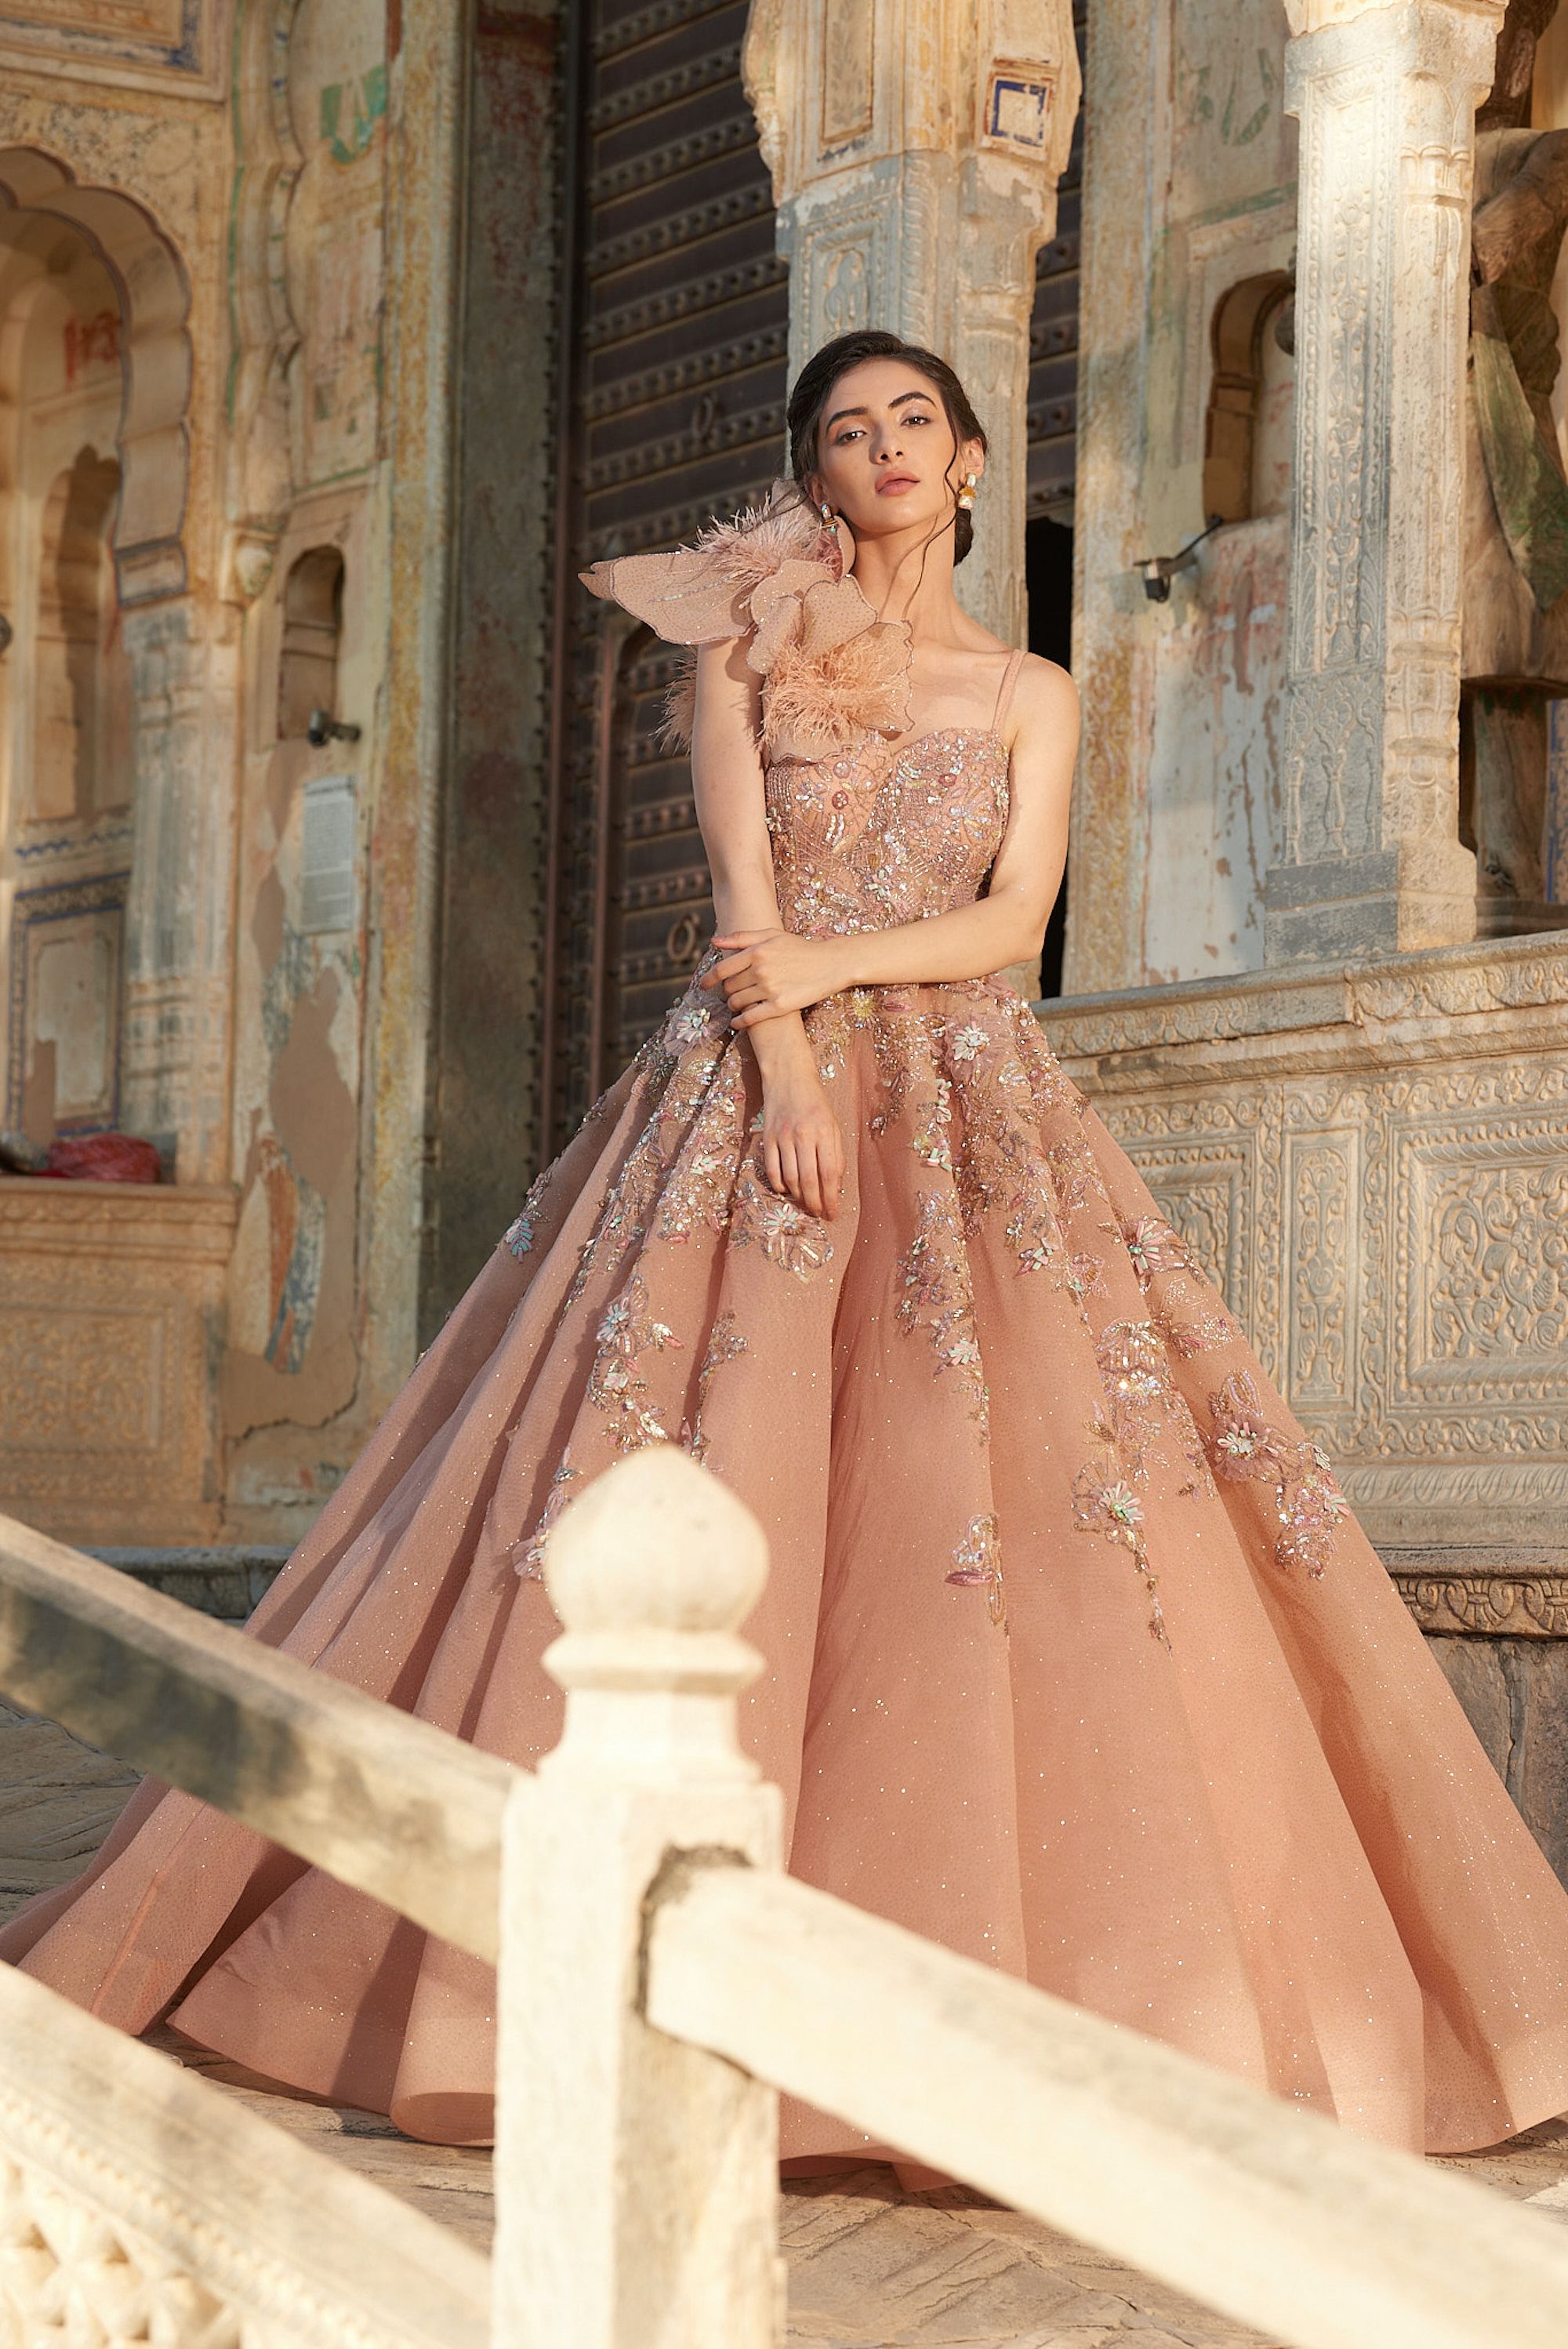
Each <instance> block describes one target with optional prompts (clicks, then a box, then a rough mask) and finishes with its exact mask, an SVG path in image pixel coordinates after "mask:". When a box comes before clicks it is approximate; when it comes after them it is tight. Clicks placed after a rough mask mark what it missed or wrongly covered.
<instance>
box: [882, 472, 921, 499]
mask: <svg viewBox="0 0 1568 2349" xmlns="http://www.w3.org/2000/svg"><path fill="white" fill-rule="evenodd" d="M919 487H920V483H919V481H917V480H916V478H915V476H914V475H913V473H884V474H883V475H882V480H881V481H879V482H878V483H877V495H878V497H879V498H885V497H886V496H887V495H888V493H889V492H890V491H892V490H917V489H918V488H919Z"/></svg>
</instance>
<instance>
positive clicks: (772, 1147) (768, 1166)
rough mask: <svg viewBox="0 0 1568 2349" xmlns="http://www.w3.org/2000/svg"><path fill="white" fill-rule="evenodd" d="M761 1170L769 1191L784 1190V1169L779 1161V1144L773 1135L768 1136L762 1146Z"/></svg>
mask: <svg viewBox="0 0 1568 2349" xmlns="http://www.w3.org/2000/svg"><path fill="white" fill-rule="evenodd" d="M762 1170H763V1173H764V1174H766V1175H767V1177H768V1182H769V1188H770V1189H772V1190H775V1191H781V1190H782V1189H783V1188H784V1169H783V1166H782V1164H781V1163H780V1160H779V1142H778V1137H777V1135H775V1134H771V1133H770V1134H769V1135H768V1137H767V1138H766V1140H765V1141H764V1143H763V1144H762Z"/></svg>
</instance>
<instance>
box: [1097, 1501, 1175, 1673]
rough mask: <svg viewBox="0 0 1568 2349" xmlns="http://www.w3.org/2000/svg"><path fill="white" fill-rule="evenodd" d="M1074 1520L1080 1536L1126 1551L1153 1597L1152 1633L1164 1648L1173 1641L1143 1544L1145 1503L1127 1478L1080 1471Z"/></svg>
mask: <svg viewBox="0 0 1568 2349" xmlns="http://www.w3.org/2000/svg"><path fill="white" fill-rule="evenodd" d="M1073 1517H1074V1521H1075V1523H1076V1526H1077V1529H1078V1532H1079V1533H1080V1534H1099V1536H1100V1537H1102V1539H1104V1540H1106V1541H1113V1542H1116V1543H1118V1544H1119V1546H1120V1547H1122V1548H1123V1549H1125V1550H1126V1551H1127V1552H1128V1553H1129V1555H1130V1557H1131V1559H1132V1563H1133V1565H1134V1566H1135V1567H1136V1568H1137V1569H1138V1572H1139V1574H1140V1576H1141V1577H1142V1580H1143V1588H1144V1589H1145V1590H1146V1591H1147V1592H1148V1594H1149V1629H1150V1631H1151V1632H1152V1634H1153V1636H1154V1637H1155V1639H1157V1640H1159V1641H1160V1642H1161V1645H1162V1646H1163V1647H1166V1648H1169V1647H1170V1645H1171V1638H1170V1634H1169V1632H1168V1631H1167V1630H1166V1629H1165V1614H1164V1610H1163V1609H1162V1608H1161V1604H1160V1578H1159V1576H1158V1575H1157V1574H1156V1573H1155V1572H1154V1569H1153V1568H1152V1567H1151V1566H1150V1563H1149V1552H1148V1550H1147V1549H1146V1548H1145V1547H1144V1540H1143V1503H1142V1501H1141V1499H1140V1496H1139V1495H1138V1494H1137V1493H1136V1492H1135V1491H1134V1490H1133V1488H1132V1486H1131V1485H1130V1484H1129V1483H1128V1482H1127V1480H1126V1479H1125V1478H1123V1477H1116V1476H1102V1475H1097V1474H1096V1472H1095V1470H1094V1469H1093V1468H1089V1467H1085V1468H1080V1469H1079V1470H1078V1475H1077V1477H1076V1478H1075V1479H1074V1482H1073Z"/></svg>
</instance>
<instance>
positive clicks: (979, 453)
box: [958, 440, 985, 481]
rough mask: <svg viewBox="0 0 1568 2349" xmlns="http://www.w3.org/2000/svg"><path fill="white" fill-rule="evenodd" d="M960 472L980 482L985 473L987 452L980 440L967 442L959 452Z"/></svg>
mask: <svg viewBox="0 0 1568 2349" xmlns="http://www.w3.org/2000/svg"><path fill="white" fill-rule="evenodd" d="M958 470H959V471H960V472H961V473H973V474H974V476H975V480H976V481H979V480H980V478H981V476H982V475H983V474H984V472H985V449H984V448H983V447H982V445H981V443H980V442H979V441H978V440H965V442H964V444H963V446H962V447H961V449H960V450H959V451H958Z"/></svg>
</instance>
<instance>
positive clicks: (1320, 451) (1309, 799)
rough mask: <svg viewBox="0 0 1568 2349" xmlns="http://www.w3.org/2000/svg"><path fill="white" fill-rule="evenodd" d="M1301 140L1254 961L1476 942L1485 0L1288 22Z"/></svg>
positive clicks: (1325, 11) (1333, 13) (1289, 104)
mask: <svg viewBox="0 0 1568 2349" xmlns="http://www.w3.org/2000/svg"><path fill="white" fill-rule="evenodd" d="M1287 6H1288V12H1289V16H1290V23H1291V32H1292V36H1293V37H1292V38H1291V40H1290V43H1289V45H1288V47H1287V50H1286V57H1285V100H1284V103H1285V107H1286V109H1287V110H1288V111H1289V112H1291V113H1293V114H1295V115H1296V116H1297V117H1298V119H1299V120H1300V123H1301V163H1300V179H1299V194H1298V199H1297V202H1298V220H1299V233H1298V243H1297V254H1296V293H1295V352H1296V391H1295V490H1294V503H1293V507H1292V515H1291V581H1290V616H1289V662H1290V670H1289V679H1288V684H1287V688H1286V695H1285V713H1284V717H1285V722H1284V771H1283V785H1284V788H1283V800H1284V811H1283V812H1284V841H1283V847H1282V854H1281V857H1280V861H1279V863H1278V864H1275V865H1274V867H1273V869H1272V870H1271V871H1270V873H1269V874H1268V878H1267V883H1266V888H1265V896H1264V938H1265V949H1264V950H1265V955H1266V957H1267V959H1268V960H1269V961H1270V962H1284V961H1291V960H1295V959H1299V958H1311V959H1335V960H1338V959H1340V958H1343V957H1356V958H1358V959H1359V958H1363V957H1368V956H1377V955H1380V954H1385V953H1387V952H1388V951H1389V950H1391V949H1397V950H1403V949H1406V948H1410V947H1431V946H1441V945H1446V944H1450V943H1453V942H1455V941H1457V940H1460V939H1463V938H1468V937H1470V936H1473V934H1474V929H1475V860H1474V857H1473V855H1472V854H1471V853H1470V850H1468V849H1466V848H1464V847H1462V846H1461V845H1460V838H1459V823H1458V810H1459V688H1460V519H1461V502H1462V498H1463V491H1464V406H1463V402H1464V397H1465V346H1466V336H1467V332H1468V301H1469V273H1470V186H1471V176H1472V170H1473V163H1474V152H1475V108H1476V105H1477V103H1478V101H1479V100H1480V98H1483V97H1484V96H1485V94H1486V91H1487V90H1488V88H1490V86H1491V73H1492V57H1493V50H1494V47H1495V44H1496V37H1497V31H1498V27H1499V26H1500V24H1501V19H1502V15H1503V6H1502V0H1397V5H1387V0H1382V5H1375V0H1287Z"/></svg>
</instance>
